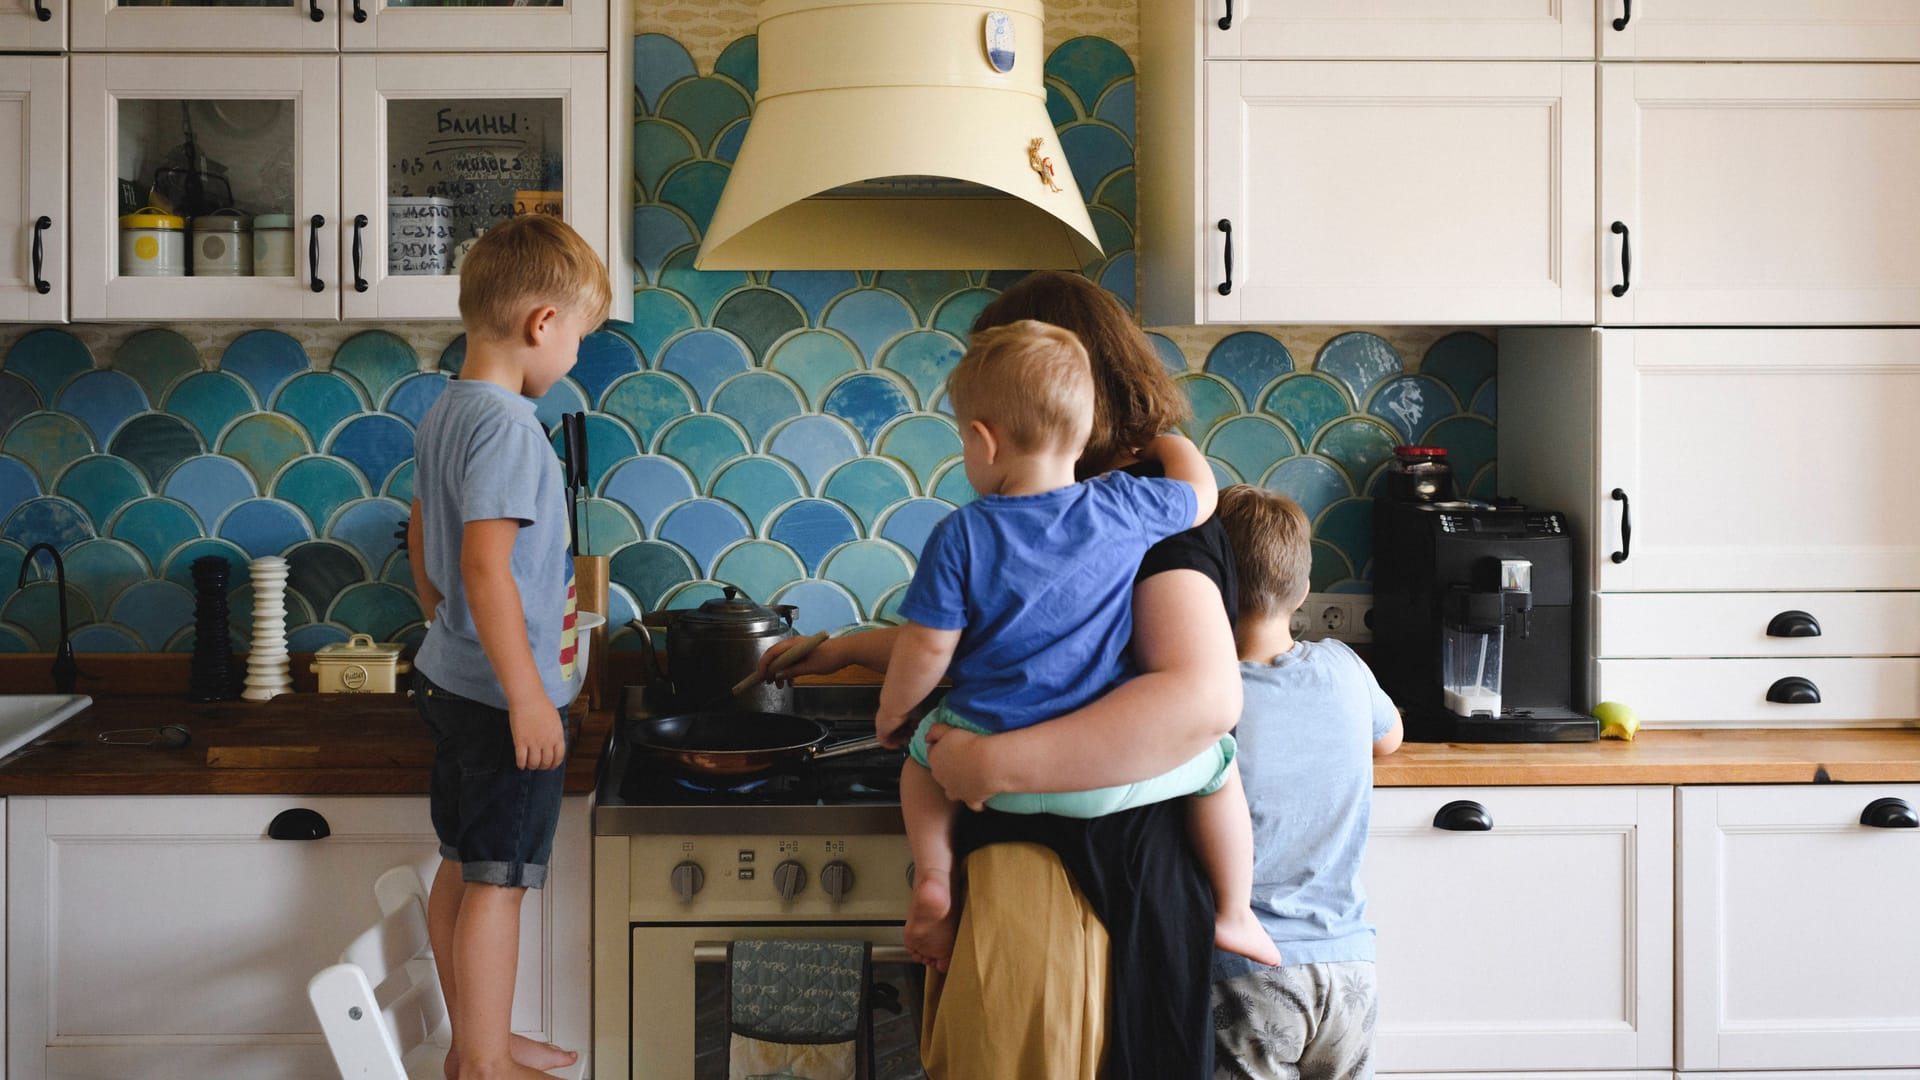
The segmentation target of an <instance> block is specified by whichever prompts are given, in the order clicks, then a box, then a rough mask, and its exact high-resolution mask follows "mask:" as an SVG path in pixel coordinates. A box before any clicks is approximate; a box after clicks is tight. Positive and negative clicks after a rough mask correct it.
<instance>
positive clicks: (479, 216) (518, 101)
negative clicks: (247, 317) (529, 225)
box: [338, 53, 624, 319]
mask: <svg viewBox="0 0 1920 1080" xmlns="http://www.w3.org/2000/svg"><path fill="white" fill-rule="evenodd" d="M340 68H341V75H342V79H343V84H342V85H343V92H342V94H343V96H342V119H343V127H344V130H346V131H349V132H353V133H355V134H354V136H353V137H352V138H350V139H348V140H346V141H345V142H344V143H343V144H342V145H341V147H340V169H341V176H342V184H343V188H344V193H343V199H342V204H341V222H342V233H343V242H342V245H341V249H342V253H343V259H342V261H341V264H340V267H339V270H338V273H339V276H340V279H341V281H342V282H343V290H344V291H343V294H342V295H343V296H344V298H345V314H346V316H347V317H348V318H350V319H407V318H439V319H446V318H453V317H456V315H457V313H458V311H459V296H460V279H459V277H458V276H457V275H455V274H453V273H451V272H450V267H451V265H452V261H453V259H454V258H455V257H456V255H457V249H458V246H459V244H460V243H461V242H462V241H464V240H466V239H469V238H471V237H472V236H473V235H474V233H475V230H476V229H482V228H485V227H486V226H487V225H490V224H492V223H493V222H494V221H496V220H499V219H501V218H504V217H506V216H508V215H509V214H513V213H519V212H524V211H526V210H529V209H534V210H538V209H542V208H545V209H547V210H549V211H551V210H554V209H557V210H558V211H559V212H560V214H561V215H562V216H563V217H565V218H566V220H567V222H568V223H569V224H571V225H572V226H573V227H574V229H576V230H577V231H578V232H579V233H580V235H581V236H583V237H585V238H586V240H587V242H588V243H589V244H591V245H593V247H594V249H595V250H596V251H598V252H600V254H601V255H602V257H603V258H608V259H609V262H610V263H611V262H612V259H611V258H610V257H609V253H610V252H611V251H612V250H613V236H612V233H611V223H612V216H611V214H610V213H609V187H608V184H609V176H610V173H609V170H608V163H607V162H608V153H609V145H610V139H609V137H608V134H607V132H608V126H607V124H608V120H607V114H608V92H607V58H606V56H605V54H601V53H579V54H515V55H500V56H489V57H487V58H486V62H485V63H476V62H475V61H474V60H473V59H472V58H469V57H461V56H398V55H384V54H383V55H369V56H347V57H343V58H341V60H340ZM623 160H624V159H623ZM476 176H484V179H474V177H476ZM556 184H557V187H556V186H555V185H556ZM555 190H557V191H558V192H559V205H558V206H557V207H555V206H554V205H553V203H554V199H553V196H552V194H551V192H553V191H555ZM450 196H451V197H455V198H453V199H451V200H450V201H448V202H446V203H445V204H444V205H442V204H435V203H431V202H429V200H432V199H436V198H439V199H443V200H445V199H447V197H450ZM409 208H411V209H409ZM409 215H412V216H409Z"/></svg>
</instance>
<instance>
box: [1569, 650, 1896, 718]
mask: <svg viewBox="0 0 1920 1080" xmlns="http://www.w3.org/2000/svg"><path fill="white" fill-rule="evenodd" d="M1594 668H1595V674H1596V679H1597V682H1596V691H1595V695H1594V696H1595V699H1596V700H1604V701H1625V702H1629V703H1631V704H1632V705H1633V706H1634V708H1635V709H1637V710H1639V711H1640V713H1641V714H1642V715H1644V716H1645V717H1647V726H1648V727H1655V726H1662V725H1684V726H1689V727H1704V726H1725V727H1884V726H1887V725H1900V726H1904V725H1907V724H1910V723H1911V722H1912V721H1913V718H1914V716H1915V715H1916V713H1920V659H1915V658H1913V657H1904V658H1889V657H1859V656H1846V657H1834V656H1823V657H1815V658H1810V659H1809V658H1798V659H1750V658H1747V659H1743V658H1714V659H1685V660H1674V659H1642V658H1620V657H1606V656H1602V657H1600V658H1599V659H1598V660H1597V661H1595V663H1594Z"/></svg>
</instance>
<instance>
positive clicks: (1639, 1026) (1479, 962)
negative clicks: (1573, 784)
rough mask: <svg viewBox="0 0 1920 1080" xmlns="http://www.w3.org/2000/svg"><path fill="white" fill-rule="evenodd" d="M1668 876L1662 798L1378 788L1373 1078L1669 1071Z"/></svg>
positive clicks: (1669, 842)
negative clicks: (1472, 825) (1476, 823)
mask: <svg viewBox="0 0 1920 1080" xmlns="http://www.w3.org/2000/svg"><path fill="white" fill-rule="evenodd" d="M1459 803H1471V804H1473V809H1470V810H1468V809H1460V808H1458V807H1457V804H1459ZM1449 808H1454V809H1451V810H1449ZM1474 814H1478V815H1479V816H1480V818H1481V820H1482V821H1483V822H1484V823H1485V824H1487V825H1489V826H1490V827H1489V828H1487V829H1485V830H1483V831H1453V830H1450V829H1448V828H1444V827H1442V825H1441V824H1438V823H1436V819H1437V818H1438V819H1439V820H1441V821H1445V822H1447V823H1451V824H1454V825H1459V824H1465V823H1467V822H1468V820H1470V819H1471V818H1472V817H1473V815H1474ZM1442 815H1445V816H1444V817H1443V816H1442ZM1458 815H1464V818H1462V819H1460V820H1456V816H1458ZM1672 873H1673V793H1672V789H1671V788H1666V787H1587V788H1564V787H1563V788H1383V789H1379V790H1376V791H1375V792H1374V802H1373V818H1372V828H1371V832H1370V834H1369V836H1368V842H1367V854H1366V865H1365V867H1364V868H1363V870H1362V881H1363V882H1364V884H1365V886H1366V890H1367V898H1368V899H1367V903H1368V915H1369V918H1370V919H1371V920H1372V922H1373V924H1374V925H1375V926H1376V927H1378V929H1379V959H1378V961H1377V964H1378V971H1379V985H1380V1023H1379V1027H1378V1028H1377V1029H1376V1032H1375V1042H1374V1057H1375V1068H1376V1069H1377V1070H1378V1071H1380V1072H1383V1073H1384V1072H1411V1071H1420V1070H1430V1069H1431V1070H1462V1069H1469V1070H1472V1069H1478V1070H1495V1069H1497V1070H1511V1069H1639V1068H1663V1067H1666V1066H1669V1065H1671V1063H1672V1050H1673V1027H1672V1024H1673V982H1672V977H1671V976H1672V971H1673V951H1672V949H1673V933H1672V916H1673V908H1672V897H1673V889H1672Z"/></svg>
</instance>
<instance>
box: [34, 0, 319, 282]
mask: <svg viewBox="0 0 1920 1080" xmlns="http://www.w3.org/2000/svg"><path fill="white" fill-rule="evenodd" d="M152 10H155V11H159V10H174V11H180V10H192V9H180V8H172V9H160V8H155V9H152ZM206 10H213V9H206ZM68 62H69V63H70V64H71V65H72V71H73V113H72V115H73V126H72V132H71V137H72V143H73V175H72V184H73V206H74V210H73V218H74V220H73V227H72V234H71V235H72V237H73V247H72V251H73V262H72V265H73V267H74V271H73V317H74V318H75V319H154V320H161V319H167V320H180V319H191V318H207V319H255V320H257V319H274V318H298V319H335V318H338V317H339V312H340V299H339V288H340V279H339V276H338V273H337V271H336V268H337V267H338V265H339V253H338V251H339V239H340V235H341V229H340V221H339V204H340V199H339V156H338V155H339V147H340V137H339V129H340V106H339V102H340V98H339V75H340V71H339V65H340V60H339V59H338V58H337V57H332V56H303V55H288V56H278V57H269V56H201V57H194V58H191V59H183V58H179V57H166V56H130V55H104V54H91V55H75V56H73V57H71V58H70V60H69V61H68ZM189 126H190V127H191V128H192V131H193V135H194V138H195V140H196V145H197V146H198V148H199V150H200V152H201V154H202V155H203V156H204V157H205V158H207V159H210V160H213V161H216V162H218V163H219V164H221V165H224V166H225V167H226V169H227V173H226V188H225V189H221V188H220V186H219V185H218V184H208V182H207V181H206V180H205V177H204V174H205V173H206V172H208V171H210V170H196V173H198V174H201V181H200V182H201V183H202V184H203V185H206V186H209V187H210V188H211V189H214V190H218V191H219V192H220V193H221V194H223V195H224V194H230V195H231V197H232V200H233V201H232V202H231V203H230V204H229V205H234V206H237V207H238V208H239V209H241V210H243V211H245V212H247V213H249V214H261V213H268V212H280V213H291V214H292V215H293V221H294V229H293V245H294V260H293V268H292V269H293V274H292V275H291V276H265V275H262V274H259V268H256V275H258V276H252V277H220V278H216V277H193V276H186V277H135V276H130V275H127V274H122V273H121V272H120V270H121V266H120V258H121V251H120V228H119V220H118V219H119V213H120V211H119V194H118V190H117V184H116V180H117V179H119V180H126V181H131V182H132V183H133V184H134V186H135V188H136V190H137V191H138V192H139V193H140V195H139V197H141V198H144V197H145V195H146V193H147V191H148V189H149V188H150V187H152V186H154V185H155V184H157V183H159V182H161V178H162V173H163V170H166V169H168V168H169V167H170V166H169V163H170V161H172V160H173V159H174V158H175V156H176V155H175V150H176V148H177V147H179V146H181V145H182V144H183V143H184V141H185V137H186V131H187V129H188V127H189ZM166 175H168V176H170V177H173V178H175V179H173V180H171V181H168V182H172V183H184V180H182V179H179V178H181V177H182V176H183V175H184V174H183V173H182V172H177V171H176V172H171V173H167V174H166Z"/></svg>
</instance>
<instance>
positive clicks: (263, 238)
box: [253, 214, 293, 277]
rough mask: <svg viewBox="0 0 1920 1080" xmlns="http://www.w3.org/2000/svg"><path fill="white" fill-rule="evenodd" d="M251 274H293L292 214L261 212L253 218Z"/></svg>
mask: <svg viewBox="0 0 1920 1080" xmlns="http://www.w3.org/2000/svg"><path fill="white" fill-rule="evenodd" d="M253 276H255V277H292V276H293V215H292V214H261V215H260V216H259V217H257V218H254V219H253Z"/></svg>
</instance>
